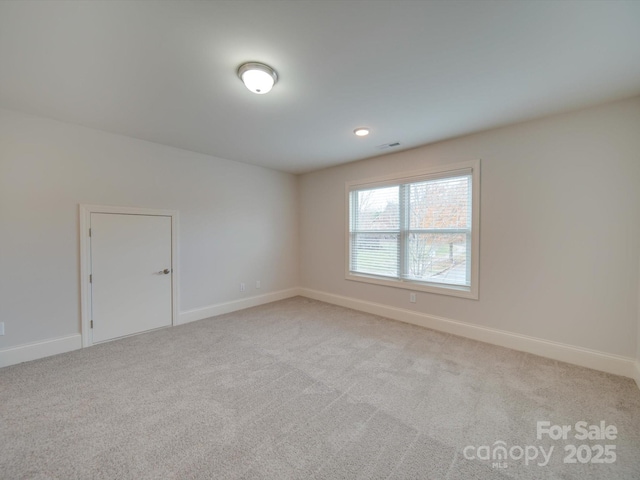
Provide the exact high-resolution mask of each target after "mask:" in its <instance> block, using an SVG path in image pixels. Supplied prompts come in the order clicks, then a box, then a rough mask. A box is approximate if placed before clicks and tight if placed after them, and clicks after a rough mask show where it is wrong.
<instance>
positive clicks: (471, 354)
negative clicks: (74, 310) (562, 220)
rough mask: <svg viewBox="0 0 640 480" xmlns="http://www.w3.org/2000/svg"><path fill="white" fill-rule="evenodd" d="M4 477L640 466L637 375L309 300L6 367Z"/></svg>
mask: <svg viewBox="0 0 640 480" xmlns="http://www.w3.org/2000/svg"><path fill="white" fill-rule="evenodd" d="M538 421H548V422H550V424H549V425H550V426H552V425H570V426H571V428H572V430H571V431H570V432H568V436H567V439H566V440H563V439H557V440H553V439H551V438H549V436H548V435H546V434H545V435H543V437H542V438H541V439H540V440H538V439H537V438H536V433H537V430H536V425H537V422H538ZM580 421H585V422H587V424H588V425H591V424H595V425H600V422H601V421H604V422H606V425H613V426H615V428H616V429H617V435H616V438H615V439H611V438H610V439H605V440H589V439H586V440H577V439H575V438H574V437H575V434H576V433H577V432H576V430H575V424H576V423H577V422H580ZM551 430H552V431H555V430H554V429H553V428H552V429H551ZM609 435H610V436H611V435H612V434H611V429H610V430H609ZM571 445H573V446H574V447H575V450H576V455H575V456H573V457H572V456H571V455H570V454H571V449H572V447H571ZM581 445H585V446H584V447H581ZM606 445H612V446H613V448H611V447H606V448H605V446H606ZM500 446H502V447H505V450H506V458H505V459H499V458H496V459H495V460H494V459H489V460H485V459H484V458H486V456H487V455H490V456H492V454H493V453H496V454H499V453H501V452H502V450H501V449H499V448H498V447H500ZM551 447H553V450H552V451H551V454H549V455H548V463H547V464H545V465H539V464H540V463H542V464H544V459H545V457H543V454H542V453H541V450H540V448H542V449H543V451H544V452H545V454H547V453H548V452H549V451H550V448H551ZM565 447H567V448H568V449H569V450H565ZM534 449H535V452H536V455H537V458H535V459H531V457H533V456H534ZM600 449H602V451H600ZM612 452H614V453H615V461H614V462H612V463H592V460H593V459H595V460H596V462H597V461H598V460H605V459H607V460H608V461H611V460H612V458H613V457H612ZM567 455H569V460H571V459H572V458H574V459H576V463H563V460H564V459H565V457H566V456H567ZM478 457H480V458H478ZM527 457H528V458H527ZM583 461H585V462H588V463H581V462H583ZM0 477H1V478H2V479H52V478H56V479H65V480H68V479H93V478H95V479H98V478H113V479H152V478H153V479H164V478H167V479H213V478H215V479H231V478H246V479H266V478H269V479H298V478H300V479H303V478H313V479H366V478H375V479H386V478H392V479H451V480H453V479H492V478H526V479H581V480H583V479H630V480H631V479H640V390H638V388H637V387H636V386H635V384H634V383H633V381H632V380H629V379H626V378H621V377H616V376H613V375H607V374H603V373H599V372H596V371H592V370H588V369H584V368H580V367H574V366H571V365H567V364H563V363H559V362H555V361H551V360H547V359H544V358H540V357H535V356H533V355H528V354H525V353H520V352H516V351H512V350H508V349H504V348H499V347H493V346H489V345H486V344H482V343H479V342H474V341H470V340H466V339H463V338H459V337H454V336H451V335H447V334H442V333H438V332H434V331H431V330H426V329H422V328H419V327H415V326H412V325H406V324H402V323H399V322H394V321H391V320H386V319H383V318H380V317H375V316H372V315H367V314H363V313H359V312H356V311H353V310H348V309H344V308H340V307H336V306H332V305H328V304H324V303H321V302H316V301H312V300H308V299H305V298H301V297H298V298H293V299H289V300H284V301H281V302H276V303H273V304H270V305H266V306H262V307H257V308H252V309H248V310H244V311H241V312H236V313H233V314H229V315H224V316H220V317H216V318H213V319H208V320H203V321H200V322H194V323H192V324H188V325H184V326H180V327H175V328H169V329H164V330H160V331H155V332H152V333H148V334H144V335H138V336H135V337H130V338H127V339H123V340H119V341H115V342H110V343H107V344H103V345H98V346H95V347H91V348H87V349H84V350H79V351H76V352H71V353H67V354H63V355H58V356H55V357H50V358H46V359H42V360H37V361H34V362H29V363H25V364H21V365H16V366H12V367H7V368H4V369H1V370H0Z"/></svg>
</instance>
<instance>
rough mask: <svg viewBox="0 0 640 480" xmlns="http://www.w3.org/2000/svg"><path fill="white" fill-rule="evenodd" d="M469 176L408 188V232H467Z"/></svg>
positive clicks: (468, 219) (421, 183)
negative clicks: (448, 229) (444, 230)
mask: <svg viewBox="0 0 640 480" xmlns="http://www.w3.org/2000/svg"><path fill="white" fill-rule="evenodd" d="M470 186H471V176H469V175H465V176H460V177H453V178H443V179H439V180H429V181H426V182H419V183H413V184H410V185H409V205H410V215H409V229H410V230H415V229H421V228H425V229H426V228H429V229H431V228H467V226H468V225H470V221H471V215H470V212H469V207H470V196H469V195H470V193H471V188H470Z"/></svg>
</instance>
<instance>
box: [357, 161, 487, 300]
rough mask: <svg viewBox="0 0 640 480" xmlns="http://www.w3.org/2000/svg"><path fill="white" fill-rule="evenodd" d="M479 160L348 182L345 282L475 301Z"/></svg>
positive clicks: (476, 288)
mask: <svg viewBox="0 0 640 480" xmlns="http://www.w3.org/2000/svg"><path fill="white" fill-rule="evenodd" d="M479 179H480V161H479V160H476V161H473V162H466V163H462V164H456V165H449V166H446V167H442V168H439V169H434V170H429V171H423V172H417V173H412V174H406V175H402V176H394V177H393V178H390V177H386V178H382V179H374V180H367V181H362V182H350V183H347V205H348V209H347V225H348V232H347V268H346V270H347V271H346V278H347V279H349V280H356V281H362V282H369V283H376V284H381V285H389V286H393V287H400V288H407V289H411V290H422V291H427V292H432V293H443V294H447V295H455V296H461V297H467V298H476V299H477V298H478V254H479V252H478V245H479V241H478V239H479V198H480V195H479V194H480V192H479V183H480V182H479Z"/></svg>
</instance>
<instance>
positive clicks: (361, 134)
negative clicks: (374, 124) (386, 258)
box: [353, 127, 369, 137]
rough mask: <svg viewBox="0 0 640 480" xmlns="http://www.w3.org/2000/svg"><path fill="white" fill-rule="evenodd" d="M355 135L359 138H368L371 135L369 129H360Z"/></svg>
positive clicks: (355, 131)
mask: <svg viewBox="0 0 640 480" xmlns="http://www.w3.org/2000/svg"><path fill="white" fill-rule="evenodd" d="M353 133H355V134H356V135H357V136H359V137H366V136H367V135H369V129H368V128H367V127H358V128H356V129H355V130H354V131H353Z"/></svg>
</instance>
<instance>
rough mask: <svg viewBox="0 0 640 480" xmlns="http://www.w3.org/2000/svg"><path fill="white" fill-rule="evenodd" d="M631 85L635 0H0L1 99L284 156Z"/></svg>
mask: <svg viewBox="0 0 640 480" xmlns="http://www.w3.org/2000/svg"><path fill="white" fill-rule="evenodd" d="M246 61H259V62H264V63H268V64H269V65H271V66H272V67H274V68H275V69H276V70H277V71H278V74H279V81H278V83H277V84H276V86H275V87H274V89H273V90H272V91H271V92H270V93H269V94H267V95H255V94H252V93H250V92H249V91H248V90H247V89H246V88H245V87H244V86H243V85H242V83H241V82H240V80H239V79H238V77H237V76H236V70H237V68H238V66H239V65H240V64H242V63H244V62H246ZM638 94H640V1H636V0H631V1H615V0H609V1H594V2H585V1H582V0H580V1H569V0H565V1H555V2H554V1H550V2H540V1H511V2H509V1H502V0H501V1H483V0H471V1H464V0H463V1H448V2H445V1H403V0H395V1H391V0H389V1H385V0H381V1H373V0H350V1H347V0H345V1H329V0H324V1H323V0H310V1H305V0H297V1H271V0H259V1H242V0H236V1H187V0H181V1H151V0H149V1H80V2H79V1H70V2H67V1H30V2H27V1H22V2H18V1H15V2H9V1H3V2H0V107H3V108H7V109H11V110H18V111H22V112H26V113H31V114H36V115H40V116H45V117H51V118H56V119H60V120H63V121H67V122H73V123H77V124H81V125H85V126H88V127H93V128H97V129H101V130H105V131H108V132H114V133H119V134H123V135H128V136H130V137H135V138H139V139H144V140H149V141H153V142H158V143H161V144H165V145H171V146H174V147H179V148H183V149H187V150H192V151H195V152H201V153H206V154H209V155H213V156H216V157H222V158H226V159H231V160H238V161H241V162H246V163H251V164H254V165H261V166H265V167H269V168H274V169H278V170H282V171H286V172H291V173H303V172H309V171H312V170H315V169H320V168H324V167H328V166H332V165H337V164H340V163H346V162H350V161H354V160H358V159H362V158H368V157H372V156H375V155H380V154H384V153H389V152H391V151H398V150H401V149H406V148H413V147H416V146H419V145H424V144H427V143H431V142H435V141H439V140H443V139H446V138H452V137H455V136H459V135H464V134H468V133H471V132H477V131H481V130H485V129H488V128H493V127H496V126H500V125H505V124H509V123H514V122H519V121H523V120H527V119H532V118H538V117H542V116H546V115H550V114H554V113H559V112H563V111H568V110H573V109H577V108H582V107H586V106H589V105H593V104H597V103H602V102H606V101H610V100H614V99H619V98H625V97H631V96H634V95H638ZM359 126H368V127H370V128H371V134H370V135H369V136H368V137H364V138H360V137H356V136H355V135H354V134H353V130H354V129H355V128H356V127H359ZM393 142H400V145H399V146H397V147H394V148H388V149H379V148H378V146H380V145H384V144H388V143H393Z"/></svg>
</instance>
